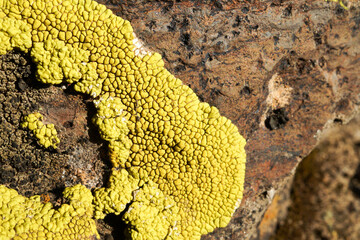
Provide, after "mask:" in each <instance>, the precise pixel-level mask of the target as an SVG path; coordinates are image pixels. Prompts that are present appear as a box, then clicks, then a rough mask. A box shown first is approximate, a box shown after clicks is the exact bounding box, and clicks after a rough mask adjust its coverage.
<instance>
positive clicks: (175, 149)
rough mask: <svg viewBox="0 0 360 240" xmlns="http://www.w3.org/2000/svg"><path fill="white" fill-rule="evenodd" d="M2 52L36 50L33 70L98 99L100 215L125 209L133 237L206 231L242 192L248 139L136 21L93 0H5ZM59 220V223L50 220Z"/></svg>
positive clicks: (219, 223)
mask: <svg viewBox="0 0 360 240" xmlns="http://www.w3.org/2000/svg"><path fill="white" fill-rule="evenodd" d="M0 7H1V10H0V40H1V43H2V44H1V45H0V53H5V52H7V51H9V50H11V49H13V48H17V49H20V50H22V51H27V52H30V55H31V57H32V59H33V61H34V62H35V63H36V65H37V73H36V75H37V78H38V80H39V81H41V82H43V83H47V84H59V83H62V82H68V83H71V84H73V85H74V89H75V90H76V91H78V92H81V93H85V94H89V95H90V96H91V97H92V98H93V99H94V104H95V106H96V108H97V114H96V116H95V117H94V122H95V123H96V124H97V125H98V127H99V131H100V135H101V137H102V138H103V139H105V140H106V141H108V142H109V156H110V159H111V161H112V163H113V166H114V168H113V174H112V176H111V177H110V182H109V184H108V187H106V188H101V189H97V190H95V191H94V195H95V197H94V201H93V205H94V209H95V214H94V216H95V217H96V218H103V217H105V216H106V214H110V213H114V214H119V213H120V212H122V211H123V210H125V206H127V209H126V212H125V213H124V214H123V220H124V221H125V222H126V223H127V224H128V231H127V235H128V236H129V238H132V239H200V236H201V235H202V234H206V233H208V232H211V231H213V230H214V229H215V228H217V227H224V226H226V225H227V224H228V223H229V221H230V219H231V216H232V214H233V213H234V211H235V209H236V208H237V207H238V206H239V204H240V201H241V199H242V193H243V184H244V175H245V161H246V156H245V150H244V146H245V139H244V138H243V137H242V136H241V135H240V134H239V131H238V129H237V127H236V126H235V125H233V124H232V123H231V121H230V120H229V119H227V118H225V117H223V116H221V115H220V113H219V111H218V109H216V108H215V107H211V106H210V105H209V104H207V103H203V102H200V101H199V99H198V98H197V96H196V95H195V93H194V92H193V91H192V90H191V89H190V88H189V87H188V86H186V85H184V84H182V82H181V81H180V80H179V79H177V78H175V77H174V76H173V75H171V74H170V73H169V72H168V71H167V70H166V69H165V68H164V62H163V60H162V58H161V56H160V54H158V53H152V52H148V51H146V50H145V49H144V48H143V47H142V46H141V44H140V43H139V41H138V40H137V38H136V37H135V35H134V33H133V30H132V27H131V25H130V23H129V22H128V21H126V20H123V19H122V18H120V17H117V16H115V15H114V14H113V13H112V12H111V11H110V10H108V9H106V7H105V6H103V5H100V4H98V3H96V2H94V1H92V0H62V1H59V0H54V1H48V0H0ZM53 224H54V225H56V224H57V222H56V221H55V222H53Z"/></svg>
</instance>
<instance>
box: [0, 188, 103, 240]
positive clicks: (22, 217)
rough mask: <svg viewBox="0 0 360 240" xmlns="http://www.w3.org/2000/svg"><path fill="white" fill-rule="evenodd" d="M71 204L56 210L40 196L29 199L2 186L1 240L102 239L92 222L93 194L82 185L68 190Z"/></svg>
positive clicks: (65, 193)
mask: <svg viewBox="0 0 360 240" xmlns="http://www.w3.org/2000/svg"><path fill="white" fill-rule="evenodd" d="M64 197H65V198H66V199H68V201H69V204H63V205H61V207H60V208H59V209H57V210H56V209H54V208H53V206H52V204H51V203H42V202H41V198H40V196H33V197H30V198H26V197H24V196H21V195H19V194H18V193H17V192H16V191H15V190H13V189H9V188H6V187H5V186H3V185H0V216H1V217H0V239H2V240H5V239H14V240H16V239H38V240H41V239H43V240H45V239H46V240H49V239H64V240H66V239H90V238H92V237H99V235H98V233H97V231H96V226H95V221H94V220H93V219H92V214H93V206H92V204H91V203H92V195H91V191H90V190H89V189H86V187H84V186H81V185H76V186H74V187H71V188H67V189H66V190H65V191H64Z"/></svg>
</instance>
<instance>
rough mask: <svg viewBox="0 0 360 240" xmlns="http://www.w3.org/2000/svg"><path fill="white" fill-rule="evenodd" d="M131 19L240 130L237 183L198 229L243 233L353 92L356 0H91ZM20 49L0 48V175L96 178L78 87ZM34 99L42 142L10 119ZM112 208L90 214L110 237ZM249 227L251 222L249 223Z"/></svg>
mask: <svg viewBox="0 0 360 240" xmlns="http://www.w3.org/2000/svg"><path fill="white" fill-rule="evenodd" d="M99 2H100V3H104V4H106V5H107V7H108V8H110V9H112V10H113V11H114V12H115V13H116V14H117V15H119V16H121V17H123V18H124V19H127V20H129V21H130V22H131V24H132V26H133V28H134V31H135V33H136V34H137V36H138V37H139V38H140V39H141V40H142V41H143V42H144V43H145V46H147V47H148V48H150V49H151V50H153V51H156V52H159V53H161V54H162V56H163V58H164V60H165V63H166V68H167V69H168V70H169V71H170V72H172V73H173V74H174V75H175V76H177V77H178V78H180V79H181V80H182V81H183V82H184V83H185V84H187V85H189V86H190V87H191V88H192V89H193V90H194V91H195V92H196V93H197V95H198V96H199V98H200V99H201V100H202V101H205V102H208V103H210V104H211V105H214V106H216V107H217V108H218V109H219V110H220V112H221V114H222V115H224V116H226V117H228V118H229V119H231V120H232V121H233V123H235V124H236V125H237V126H238V128H239V131H240V133H241V134H242V135H243V136H244V137H245V138H246V139H247V145H246V151H247V161H248V162H247V170H246V179H245V194H244V199H243V202H242V204H241V206H240V208H239V209H238V210H237V211H236V212H235V214H234V216H233V218H232V220H231V222H230V224H229V225H228V227H226V228H222V229H217V230H215V231H214V232H213V233H210V234H208V235H207V236H203V238H202V239H209V240H210V239H250V238H251V236H253V235H254V234H255V233H256V232H257V230H258V229H257V226H258V223H259V222H260V220H261V219H262V217H263V215H264V212H265V210H266V209H267V206H268V205H269V204H270V202H271V201H272V198H273V196H274V194H275V193H276V192H277V191H278V190H279V189H282V188H283V187H284V186H286V182H287V181H288V180H289V179H291V176H292V175H293V174H294V172H295V168H296V166H297V164H298V163H299V162H300V160H301V159H303V158H304V157H305V156H307V155H308V154H309V153H310V151H311V150H312V149H314V147H315V146H316V144H317V143H318V139H319V136H321V135H322V132H323V131H324V129H327V128H330V127H332V126H333V125H337V124H343V123H347V122H348V121H349V120H350V119H351V118H352V117H353V116H354V115H355V114H356V112H358V111H359V104H360V80H359V77H358V76H360V67H359V65H360V63H359V60H358V59H359V56H360V34H359V33H360V4H359V3H355V2H350V3H349V10H344V9H343V8H341V7H340V6H339V5H338V4H337V3H333V2H331V3H328V2H324V1H322V0H318V1H311V2H310V1H305V0H302V1H301V0H300V1H262V2H256V1H241V2H236V3H235V2H233V1H230V2H226V1H220V0H218V1H208V2H204V1H180V2H176V1H172V2H167V1H163V2H154V1H134V2H131V1H116V0H112V1H99ZM28 59H29V58H28V56H26V55H20V54H18V53H10V54H7V55H5V56H3V57H2V58H1V59H0V62H1V63H0V66H1V68H0V76H1V89H0V98H1V99H2V101H1V104H0V106H1V108H0V116H1V118H0V119H1V120H0V121H1V131H0V132H1V136H0V141H1V144H0V145H1V150H0V151H1V159H0V160H1V161H0V169H1V171H0V183H1V184H5V185H7V186H10V187H12V188H15V189H17V190H18V191H19V192H20V193H21V194H25V195H27V196H29V195H33V194H44V195H49V196H50V201H53V202H56V201H61V199H58V198H59V196H60V194H59V193H60V192H61V190H62V188H63V187H65V186H71V185H74V184H76V183H83V184H85V185H86V186H88V187H99V186H102V185H103V183H104V182H106V180H107V177H108V174H109V169H110V163H109V162H107V158H106V152H104V149H106V146H104V143H103V142H102V141H101V140H99V139H100V138H99V136H98V135H97V133H96V129H95V128H94V126H92V124H91V121H90V119H91V117H92V114H94V111H93V107H92V105H91V103H90V102H89V101H88V99H85V97H83V96H80V95H78V94H74V92H72V90H71V86H66V85H64V86H62V88H64V89H66V90H65V91H62V90H61V88H59V87H55V86H51V87H44V86H41V85H38V84H36V82H35V80H34V75H33V73H34V71H33V69H31V67H30V65H29V62H28ZM34 110H42V114H43V115H44V118H45V119H44V120H45V121H48V122H49V123H54V124H55V126H58V127H59V129H58V130H59V138H60V141H61V142H60V145H59V147H58V149H57V150H56V151H55V150H54V151H44V150H43V149H40V148H39V147H38V146H37V145H36V141H35V140H34V139H32V138H31V136H30V134H29V133H28V132H26V131H24V130H22V129H20V128H19V123H20V121H21V117H22V116H24V115H27V114H29V113H30V112H32V111H34ZM117 220H118V219H117V218H116V217H109V218H108V219H105V221H104V222H100V221H99V231H100V233H101V234H102V236H104V237H106V236H107V237H109V238H110V236H111V235H110V234H111V232H112V235H113V237H114V238H115V239H116V237H119V236H120V235H121V231H120V230H119V229H118V228H116V227H115V228H114V224H113V223H114V222H115V221H117ZM255 235H256V234H255Z"/></svg>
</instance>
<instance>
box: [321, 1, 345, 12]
mask: <svg viewBox="0 0 360 240" xmlns="http://www.w3.org/2000/svg"><path fill="white" fill-rule="evenodd" d="M325 2H337V3H339V4H340V6H341V7H342V8H344V9H345V10H349V8H348V7H347V6H346V5H345V4H344V3H343V1H342V0H325Z"/></svg>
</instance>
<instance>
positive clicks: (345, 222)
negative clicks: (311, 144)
mask: <svg viewBox="0 0 360 240" xmlns="http://www.w3.org/2000/svg"><path fill="white" fill-rule="evenodd" d="M359 162H360V115H359V116H357V117H356V119H354V120H353V121H351V122H350V123H349V124H348V125H346V126H342V127H337V128H335V129H332V130H331V131H328V132H326V134H324V136H323V140H321V142H320V144H319V145H318V146H317V147H316V148H315V149H314V150H313V151H312V152H311V154H310V155H309V156H308V157H306V158H305V159H304V160H303V161H302V162H301V163H300V164H299V167H298V169H297V172H296V174H295V178H294V183H293V186H292V190H291V192H292V194H291V198H287V199H288V200H290V201H291V205H290V207H289V213H288V214H287V217H286V218H284V219H281V221H279V224H278V226H277V231H276V232H275V234H272V236H271V237H270V235H267V238H265V237H264V238H259V239H273V240H275V239H277V240H282V239H304V240H305V239H306V240H308V239H309V240H312V239H359V238H360V216H359V211H360V201H359V198H360V166H359ZM279 196H280V195H279ZM274 203H275V204H274ZM271 205H272V206H271V207H270V208H273V209H277V211H284V207H286V205H285V206H280V205H278V206H276V205H277V204H276V202H273V203H272V204H271ZM270 208H269V209H270ZM299 209H301V211H299ZM275 215H278V216H279V214H275ZM271 218H272V220H273V223H275V224H274V225H275V226H276V221H274V218H273V217H271ZM264 219H265V218H264ZM263 221H264V220H263ZM273 229H274V228H273Z"/></svg>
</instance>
